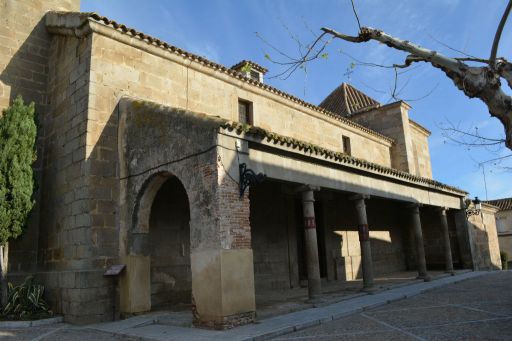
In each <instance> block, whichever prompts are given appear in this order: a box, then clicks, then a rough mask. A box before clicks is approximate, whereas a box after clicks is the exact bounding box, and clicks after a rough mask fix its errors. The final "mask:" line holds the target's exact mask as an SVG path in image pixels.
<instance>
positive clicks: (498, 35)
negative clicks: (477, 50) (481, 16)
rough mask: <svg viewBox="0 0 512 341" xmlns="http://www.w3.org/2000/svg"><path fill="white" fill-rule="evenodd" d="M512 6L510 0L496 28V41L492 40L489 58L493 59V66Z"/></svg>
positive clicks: (511, 0)
mask: <svg viewBox="0 0 512 341" xmlns="http://www.w3.org/2000/svg"><path fill="white" fill-rule="evenodd" d="M511 8H512V0H509V2H508V5H507V8H505V12H503V16H502V17H501V20H500V23H499V25H498V29H497V30H496V34H495V35H494V41H493V42H492V48H491V57H490V58H489V60H490V61H491V66H494V63H495V62H496V54H497V53H498V46H499V44H500V39H501V33H502V32H503V28H504V27H505V23H506V22H507V18H508V16H509V14H510V9H511Z"/></svg>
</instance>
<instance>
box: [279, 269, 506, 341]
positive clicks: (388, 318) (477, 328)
mask: <svg viewBox="0 0 512 341" xmlns="http://www.w3.org/2000/svg"><path fill="white" fill-rule="evenodd" d="M275 340H280V341H285V340H286V341H298V340H301V341H307V340H322V341H327V340H512V272H511V271H503V272H494V273H490V274H487V275H485V276H481V277H478V278H475V279H472V280H468V281H464V282H460V283H457V284H452V285H449V286H445V287H442V288H439V289H437V290H432V291H429V292H427V293H424V294H421V295H418V296H416V297H413V298H409V299H406V300H401V301H397V302H393V303H391V304H388V305H385V306H381V307H378V308H374V309H369V310H365V311H363V312H359V313H357V314H353V315H351V316H348V317H344V318H342V319H339V320H336V321H331V322H328V323H325V324H323V325H319V326H315V327H313V328H308V329H305V330H301V331H297V332H294V333H290V334H287V335H283V336H280V337H277V338H276V339H275Z"/></svg>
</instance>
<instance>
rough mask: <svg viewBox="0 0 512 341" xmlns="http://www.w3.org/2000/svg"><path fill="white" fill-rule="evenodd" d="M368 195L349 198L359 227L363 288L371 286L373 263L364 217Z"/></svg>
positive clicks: (367, 288) (366, 221) (365, 218)
mask: <svg viewBox="0 0 512 341" xmlns="http://www.w3.org/2000/svg"><path fill="white" fill-rule="evenodd" d="M368 198H369V196H365V195H354V196H352V197H350V200H352V201H353V202H354V205H355V207H356V210H357V222H358V229H359V243H360V245H361V259H362V265H363V290H365V291H366V290H371V289H372V288H373V264H372V248H371V245H370V230H369V228H368V219H367V217H366V205H365V202H364V200H365V199H368Z"/></svg>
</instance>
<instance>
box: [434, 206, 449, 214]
mask: <svg viewBox="0 0 512 341" xmlns="http://www.w3.org/2000/svg"><path fill="white" fill-rule="evenodd" d="M435 209H436V211H438V212H439V213H441V214H446V211H448V210H449V208H448V207H445V206H436V207H435Z"/></svg>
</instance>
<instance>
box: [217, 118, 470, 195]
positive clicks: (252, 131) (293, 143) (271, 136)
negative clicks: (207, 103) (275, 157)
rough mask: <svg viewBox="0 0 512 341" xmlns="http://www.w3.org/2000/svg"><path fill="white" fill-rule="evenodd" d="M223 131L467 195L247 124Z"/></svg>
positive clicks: (235, 124) (230, 125) (232, 125)
mask: <svg viewBox="0 0 512 341" xmlns="http://www.w3.org/2000/svg"><path fill="white" fill-rule="evenodd" d="M221 127H222V128H223V129H226V130H228V131H234V132H235V133H236V134H238V135H240V134H242V133H245V134H249V135H253V136H257V137H260V138H262V139H265V140H267V142H270V143H274V144H279V145H282V146H286V147H289V148H293V149H298V150H299V151H302V152H304V153H310V154H313V155H317V156H322V157H324V158H325V159H327V160H333V161H336V162H339V163H341V164H345V165H350V166H355V167H357V168H362V169H365V170H370V171H374V172H377V173H380V174H383V175H391V176H394V177H396V178H399V179H404V180H408V181H411V182H415V183H419V184H424V185H429V186H433V187H435V188H438V189H441V190H449V191H453V192H457V193H460V194H463V195H465V194H467V192H465V191H463V190H461V189H459V188H456V187H452V186H448V185H446V184H443V183H441V182H439V181H435V180H432V179H429V178H423V177H420V176H416V175H413V174H410V173H407V172H404V171H400V170H398V169H394V168H390V167H385V166H382V165H379V164H376V163H374V162H370V161H367V160H363V159H359V158H356V157H353V156H350V155H348V154H345V153H342V152H336V151H333V150H330V149H327V148H324V147H320V146H318V145H316V144H313V143H309V142H305V141H302V140H299V139H296V138H293V137H289V136H283V135H280V134H276V133H274V132H270V131H268V130H266V129H263V128H260V127H255V126H250V125H247V124H241V123H238V122H227V123H225V124H223V125H222V126H221Z"/></svg>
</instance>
